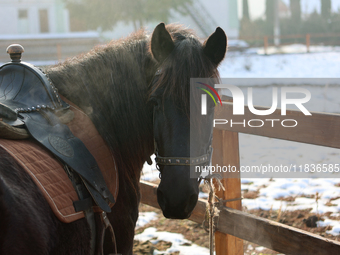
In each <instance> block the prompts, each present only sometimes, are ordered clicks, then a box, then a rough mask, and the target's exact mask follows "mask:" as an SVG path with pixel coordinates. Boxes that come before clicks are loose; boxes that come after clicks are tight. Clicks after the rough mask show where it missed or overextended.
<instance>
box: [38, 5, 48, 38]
mask: <svg viewBox="0 0 340 255" xmlns="http://www.w3.org/2000/svg"><path fill="white" fill-rule="evenodd" d="M39 21H40V33H48V32H49V23H48V11H47V9H42V10H39Z"/></svg>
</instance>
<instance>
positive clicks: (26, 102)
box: [0, 44, 115, 212]
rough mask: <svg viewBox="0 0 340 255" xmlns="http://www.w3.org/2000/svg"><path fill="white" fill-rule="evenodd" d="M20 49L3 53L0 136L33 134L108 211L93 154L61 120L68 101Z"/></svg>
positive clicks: (69, 116) (68, 113) (109, 198)
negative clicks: (7, 59) (7, 56)
mask: <svg viewBox="0 0 340 255" xmlns="http://www.w3.org/2000/svg"><path fill="white" fill-rule="evenodd" d="M23 51H24V49H23V47H22V46H21V45H18V44H15V45H10V46H9V47H8V48H7V53H9V54H10V57H11V59H12V62H9V63H6V64H4V65H2V66H1V67H0V120H1V122H0V131H1V137H3V138H12V139H24V138H27V137H29V136H31V137H33V138H34V139H35V140H36V141H38V142H39V143H40V144H41V145H43V146H44V147H45V148H46V149H47V150H49V151H50V152H51V153H53V154H54V155H55V156H56V157H57V158H58V159H59V160H60V161H61V162H62V163H63V164H64V165H65V166H66V167H67V168H69V169H71V170H70V173H69V174H73V172H75V174H76V175H78V176H79V178H80V179H81V181H82V182H83V183H84V185H85V186H86V189H87V191H88V192H89V193H90V195H91V197H92V198H93V200H94V202H95V203H96V204H97V205H98V206H99V207H100V208H101V209H102V210H103V211H105V212H111V208H110V206H109V204H110V203H115V199H114V197H113V195H112V194H111V192H110V191H109V189H108V187H107V185H106V183H105V181H104V178H103V175H102V173H101V171H100V169H99V167H98V164H97V162H96V160H95V158H94V157H93V156H92V154H91V153H90V152H89V151H88V150H87V148H86V147H85V145H84V144H83V142H82V141H80V140H79V139H78V138H77V137H75V136H74V135H73V134H72V132H71V130H70V129H69V127H68V126H67V125H65V124H64V123H65V122H68V121H70V120H71V119H72V117H73V115H72V113H71V111H70V110H69V107H70V106H69V104H67V103H66V102H64V101H63V100H62V99H61V98H60V96H59V95H58V91H57V89H56V88H55V87H54V85H53V83H52V81H51V80H50V79H49V78H48V77H47V75H46V74H45V73H43V71H42V70H40V69H39V68H37V67H35V66H33V65H31V64H29V63H25V62H22V61H21V54H22V52H23ZM59 117H60V119H59ZM63 122H64V123H63ZM85 204H87V205H89V202H88V200H87V202H83V204H81V203H78V205H75V207H78V208H76V210H82V209H83V208H84V206H85Z"/></svg>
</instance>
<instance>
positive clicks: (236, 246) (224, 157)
mask: <svg viewBox="0 0 340 255" xmlns="http://www.w3.org/2000/svg"><path fill="white" fill-rule="evenodd" d="M213 148H214V152H213V158H212V165H213V166H215V167H216V166H217V165H218V166H221V167H223V166H225V167H229V165H230V167H232V166H234V167H236V170H237V171H239V170H240V156H239V141H238V133H236V132H231V131H225V130H217V129H214V136H213ZM221 175H222V177H223V180H222V184H223V186H224V188H225V191H223V190H220V191H218V189H217V190H216V195H217V196H218V197H219V198H221V199H223V200H226V199H234V198H240V197H241V180H240V173H239V172H235V173H223V172H222V173H221ZM216 187H217V186H216ZM226 206H227V207H230V208H234V209H238V210H242V203H241V200H238V201H234V202H228V203H227V204H226ZM217 226H218V223H217ZM215 250H216V255H222V254H223V255H243V254H244V253H243V240H242V239H239V238H237V237H234V236H231V235H226V234H223V233H220V232H216V233H215Z"/></svg>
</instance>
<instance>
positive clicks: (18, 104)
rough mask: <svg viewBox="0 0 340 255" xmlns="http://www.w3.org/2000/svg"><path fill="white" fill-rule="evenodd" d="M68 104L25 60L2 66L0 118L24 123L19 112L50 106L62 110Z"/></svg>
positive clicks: (20, 123)
mask: <svg viewBox="0 0 340 255" xmlns="http://www.w3.org/2000/svg"><path fill="white" fill-rule="evenodd" d="M68 108H69V106H68V105H67V104H66V103H65V102H64V101H62V100H61V99H60V97H59V95H58V91H57V89H56V88H55V87H54V86H53V84H52V82H51V81H50V80H49V79H48V78H47V76H46V75H45V74H44V73H43V72H42V71H41V70H40V69H38V68H37V67H35V66H33V65H31V64H29V63H25V62H12V63H7V64H5V65H3V66H1V67H0V117H1V118H2V119H3V121H4V122H5V123H7V124H9V125H11V126H21V125H23V124H24V123H23V121H22V120H21V119H20V116H19V115H18V114H19V113H28V112H32V111H39V110H40V109H51V110H53V111H55V112H59V113H60V112H63V111H65V110H67V109H68Z"/></svg>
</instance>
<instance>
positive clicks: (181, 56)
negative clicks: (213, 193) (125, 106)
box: [150, 23, 227, 219]
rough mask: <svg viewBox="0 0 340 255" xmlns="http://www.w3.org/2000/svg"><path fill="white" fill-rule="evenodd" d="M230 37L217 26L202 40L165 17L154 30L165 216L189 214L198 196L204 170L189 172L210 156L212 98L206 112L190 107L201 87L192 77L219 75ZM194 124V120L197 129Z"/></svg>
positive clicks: (154, 91) (153, 91)
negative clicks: (166, 21)
mask: <svg viewBox="0 0 340 255" xmlns="http://www.w3.org/2000/svg"><path fill="white" fill-rule="evenodd" d="M226 40H227V38H226V35H225V33H224V31H223V30H222V29H221V28H217V29H216V31H215V32H214V33H213V34H212V35H211V36H210V37H209V38H208V39H207V40H206V41H205V42H204V43H203V45H202V43H201V42H200V41H199V40H198V39H197V38H196V37H195V36H194V35H193V33H191V32H190V31H188V30H184V29H181V28H180V27H178V26H170V27H165V26H164V24H163V23H162V24H159V25H158V26H157V27H156V29H155V30H154V32H153V35H152V39H151V52H152V55H153V57H154V59H155V60H156V61H157V63H158V65H159V67H158V71H157V73H156V74H155V77H154V79H153V82H152V86H151V96H150V101H151V102H153V103H154V113H153V120H154V123H153V127H154V139H155V154H156V162H157V166H158V169H159V171H160V176H161V183H160V185H159V187H158V190H157V198H158V203H159V205H160V207H161V209H162V211H163V214H164V216H165V217H167V218H174V219H185V218H188V217H189V216H190V214H191V213H192V211H193V209H194V207H195V205H196V203H197V200H198V193H199V182H200V176H199V175H196V176H192V175H190V168H192V167H194V166H195V165H206V164H207V163H208V161H209V160H210V155H209V154H211V149H210V146H211V138H212V128H213V127H212V121H213V114H214V104H213V103H212V104H211V106H209V103H208V107H207V115H205V116H201V114H200V113H201V112H200V111H199V110H197V109H200V107H194V108H196V111H195V110H192V109H191V110H190V111H189V108H190V96H192V93H196V94H197V95H196V96H195V95H194V98H199V99H200V97H199V96H200V94H201V92H202V91H201V90H198V89H196V88H195V90H194V91H193V90H192V86H190V78H218V71H217V66H218V64H219V63H220V62H221V61H222V59H223V58H224V55H225V52H226V44H227V42H226ZM212 86H213V84H212ZM198 101H199V100H197V102H198ZM190 125H196V128H195V129H194V130H195V131H194V132H193V131H192V130H193V129H190ZM190 136H191V139H190ZM193 161H194V162H193ZM197 161H198V162H197Z"/></svg>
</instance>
